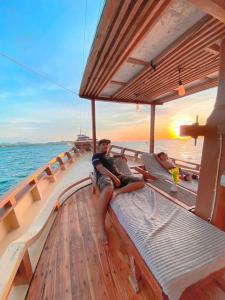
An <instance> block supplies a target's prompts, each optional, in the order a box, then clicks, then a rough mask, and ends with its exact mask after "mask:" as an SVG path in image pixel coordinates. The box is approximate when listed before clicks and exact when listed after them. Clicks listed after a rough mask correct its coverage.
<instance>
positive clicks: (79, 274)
mask: <svg viewBox="0 0 225 300" xmlns="http://www.w3.org/2000/svg"><path fill="white" fill-rule="evenodd" d="M96 204H97V199H95V197H93V195H92V193H91V188H90V187H86V188H83V189H82V190H80V191H78V192H77V193H75V194H74V195H73V196H71V197H70V198H69V199H68V200H67V201H66V202H65V203H64V205H63V206H62V207H61V208H60V210H59V213H58V216H57V218H56V220H55V223H54V225H53V227H52V230H51V232H50V234H49V237H48V239H47V242H46V244H45V247H44V250H43V252H42V255H41V258H40V261H39V263H38V266H37V269H36V272H35V274H34V277H33V280H32V283H31V285H30V288H29V291H28V295H27V299H30V300H35V299H38V300H40V299H46V300H47V299H48V300H51V299H54V300H58V299H59V300H63V299H65V300H67V299H79V300H80V299H84V300H87V299H96V300H101V299H104V300H105V299H116V300H120V299H121V300H124V299H136V300H139V299H140V300H142V299H146V300H147V299H151V300H155V299H156V298H155V297H154V295H153V293H152V290H151V289H150V287H149V286H148V285H147V283H146V282H145V281H144V279H143V280H142V281H141V291H140V292H139V293H138V294H135V293H134V292H133V290H132V288H131V286H130V283H129V281H128V275H129V266H128V263H129V260H128V256H127V254H126V251H125V248H124V246H123V242H122V241H121V239H120V238H119V237H118V235H117V233H116V232H115V230H114V228H113V227H112V224H111V222H110V221H109V220H108V219H107V229H108V233H109V247H105V248H104V247H102V246H101V245H100V244H99V243H98V241H97V228H98V227H97V224H96V212H95V205H96ZM224 286H225V285H224V279H222V278H220V281H218V282H216V281H213V282H210V284H208V285H207V287H206V286H205V285H204V286H202V288H201V289H199V288H197V289H196V288H191V289H190V288H189V289H188V290H187V292H186V293H185V294H184V295H183V297H182V300H184V299H185V300H188V299H190V300H194V299H202V300H203V299H204V300H209V299H216V300H220V299H221V300H222V299H225V293H224V291H225V288H224Z"/></svg>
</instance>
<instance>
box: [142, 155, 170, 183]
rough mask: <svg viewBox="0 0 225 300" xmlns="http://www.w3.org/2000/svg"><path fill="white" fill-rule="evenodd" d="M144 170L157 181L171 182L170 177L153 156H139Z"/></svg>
mask: <svg viewBox="0 0 225 300" xmlns="http://www.w3.org/2000/svg"><path fill="white" fill-rule="evenodd" d="M141 158H142V160H143V162H144V165H145V169H146V170H147V171H148V172H149V173H150V174H151V175H153V176H155V177H156V178H158V179H168V180H171V175H170V174H169V173H168V172H167V171H166V170H165V169H164V168H163V167H162V166H161V165H160V164H159V163H158V162H157V160H156V159H155V154H150V153H143V154H142V156H141Z"/></svg>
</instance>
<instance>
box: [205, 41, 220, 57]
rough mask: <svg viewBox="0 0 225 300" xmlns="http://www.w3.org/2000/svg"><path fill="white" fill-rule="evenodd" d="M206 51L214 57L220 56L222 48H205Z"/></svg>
mask: <svg viewBox="0 0 225 300" xmlns="http://www.w3.org/2000/svg"><path fill="white" fill-rule="evenodd" d="M205 51H207V52H209V53H210V54H213V55H219V54H220V47H219V45H217V44H214V45H212V46H210V47H208V48H205Z"/></svg>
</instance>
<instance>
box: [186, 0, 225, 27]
mask: <svg viewBox="0 0 225 300" xmlns="http://www.w3.org/2000/svg"><path fill="white" fill-rule="evenodd" d="M189 2H191V3H192V4H193V5H195V6H197V7H198V8H199V9H201V10H202V11H204V12H205V13H207V14H209V15H211V16H213V17H214V18H215V19H218V20H219V21H221V22H222V23H225V2H224V1H223V0H189Z"/></svg>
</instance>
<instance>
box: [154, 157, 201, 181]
mask: <svg viewBox="0 0 225 300" xmlns="http://www.w3.org/2000/svg"><path fill="white" fill-rule="evenodd" d="M155 159H156V160H157V162H158V163H159V164H160V165H161V166H162V167H163V168H164V169H165V170H167V171H169V170H171V169H173V168H176V165H175V164H174V162H173V161H172V160H171V159H169V158H168V155H167V154H166V153H165V152H160V153H158V154H156V155H155ZM179 171H180V178H181V179H182V180H185V181H191V180H192V178H194V179H197V176H196V175H194V174H191V173H189V172H186V171H184V170H182V169H181V168H179Z"/></svg>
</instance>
